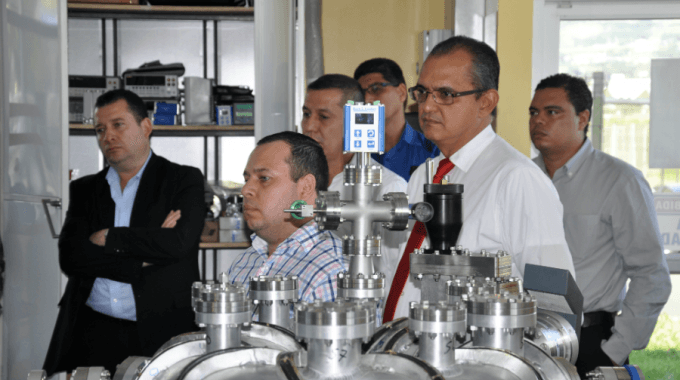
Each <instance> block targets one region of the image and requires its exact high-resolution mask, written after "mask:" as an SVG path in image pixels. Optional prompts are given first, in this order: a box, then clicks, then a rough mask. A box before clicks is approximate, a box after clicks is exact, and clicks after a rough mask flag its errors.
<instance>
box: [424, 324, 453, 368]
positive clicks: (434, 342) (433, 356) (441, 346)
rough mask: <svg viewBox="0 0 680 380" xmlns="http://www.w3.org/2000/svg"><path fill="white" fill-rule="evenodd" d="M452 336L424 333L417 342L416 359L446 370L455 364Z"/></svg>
mask: <svg viewBox="0 0 680 380" xmlns="http://www.w3.org/2000/svg"><path fill="white" fill-rule="evenodd" d="M453 337H454V334H433V333H425V334H422V335H421V336H420V340H419V341H418V357H419V358H421V359H423V360H425V361H426V362H428V363H430V364H432V365H433V366H435V367H437V368H447V367H450V366H453V365H454V364H455V362H456V351H455V349H454V342H453V341H454V339H453Z"/></svg>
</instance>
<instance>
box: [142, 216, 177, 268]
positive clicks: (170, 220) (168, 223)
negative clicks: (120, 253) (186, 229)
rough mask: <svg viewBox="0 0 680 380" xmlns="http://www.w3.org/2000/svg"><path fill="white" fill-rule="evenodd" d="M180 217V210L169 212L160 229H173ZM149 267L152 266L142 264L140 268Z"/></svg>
mask: <svg viewBox="0 0 680 380" xmlns="http://www.w3.org/2000/svg"><path fill="white" fill-rule="evenodd" d="M181 217H182V211H181V210H176V211H170V213H169V214H168V216H166V217H165V220H164V221H163V224H162V225H161V228H173V227H175V226H176V225H177V221H178V220H179V218H181ZM150 265H153V264H151V263H143V264H142V267H148V266H150Z"/></svg>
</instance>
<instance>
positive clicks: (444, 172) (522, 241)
mask: <svg viewBox="0 0 680 380" xmlns="http://www.w3.org/2000/svg"><path fill="white" fill-rule="evenodd" d="M499 73H500V64H499V62H498V56H497V55H496V52H495V51H494V50H493V49H492V48H491V47H489V46H488V45H487V44H485V43H483V42H480V41H477V40H474V39H472V38H468V37H464V36H454V37H452V38H450V39H448V40H446V41H443V42H441V43H440V44H438V45H437V46H436V47H435V48H434V49H433V50H432V52H431V53H430V54H429V56H428V57H427V60H426V61H425V64H424V65H423V68H422V70H421V73H420V77H419V79H418V84H417V85H416V86H415V87H412V88H410V89H409V94H410V96H411V98H412V99H413V100H415V101H416V102H417V103H418V116H419V119H420V125H421V127H422V129H423V133H424V135H425V137H427V138H428V139H429V140H431V141H432V142H434V143H435V144H436V145H437V147H438V148H439V150H440V151H441V154H440V155H439V156H438V157H437V158H435V159H434V161H435V165H436V166H438V169H437V173H436V174H435V180H438V181H441V179H442V178H443V177H444V176H447V177H448V182H449V183H459V184H463V185H464V188H465V193H464V194H463V228H462V229H461V231H460V235H459V237H458V245H462V246H463V248H467V249H470V250H471V251H473V252H478V251H480V250H482V249H485V250H487V251H490V252H496V251H498V250H503V251H506V252H508V253H510V254H511V255H512V275H513V276H516V277H520V278H521V277H522V276H523V274H524V266H525V264H527V263H531V264H537V265H543V266H548V267H555V268H562V269H567V270H569V271H570V272H571V273H572V275H574V264H573V262H572V259H571V254H570V252H569V247H568V246H567V243H566V240H565V237H564V229H563V225H562V213H563V210H562V204H561V203H560V200H559V197H558V195H557V191H556V190H555V188H554V186H553V185H552V183H551V182H550V181H549V180H547V179H546V176H545V174H543V173H542V172H541V170H540V169H539V168H538V167H537V166H536V165H535V164H534V163H533V162H531V160H530V159H529V158H528V157H526V156H525V155H523V154H522V153H520V152H519V151H517V150H516V149H514V148H513V147H512V146H510V144H508V143H507V142H506V141H505V140H503V139H502V138H500V137H499V136H497V135H496V133H495V132H494V131H493V129H492V128H491V121H492V120H493V118H494V116H495V113H496V105H497V104H498V98H499V96H498V76H499ZM425 181H426V179H425V164H423V165H420V166H419V167H418V169H417V170H416V171H415V172H414V173H413V175H412V176H411V179H410V180H409V183H408V191H407V193H408V195H409V202H410V203H417V202H421V201H422V200H423V185H424V184H425ZM422 230H424V228H420V226H418V225H416V226H415V227H414V228H413V231H412V233H411V236H410V237H409V243H407V245H406V246H407V247H408V252H403V253H402V257H401V260H400V262H399V265H398V266H397V271H396V273H395V277H394V280H393V282H392V286H391V288H390V292H389V296H388V298H387V301H386V306H385V314H384V318H383V322H388V321H390V320H392V319H393V318H399V317H403V316H407V315H408V310H409V302H410V301H419V300H420V289H419V288H418V286H419V285H418V284H416V283H415V282H414V280H413V278H412V277H411V276H409V273H408V269H409V262H408V256H409V254H410V253H412V250H413V248H425V247H426V246H427V244H428V242H427V240H425V242H423V244H422V247H420V246H419V244H416V243H417V242H418V241H421V240H422V238H423V237H422V235H419V231H422Z"/></svg>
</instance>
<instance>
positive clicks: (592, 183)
mask: <svg viewBox="0 0 680 380" xmlns="http://www.w3.org/2000/svg"><path fill="white" fill-rule="evenodd" d="M592 104H593V98H592V95H591V93H590V90H589V89H588V86H587V85H586V83H585V81H584V80H582V79H580V78H575V77H572V76H570V75H567V74H557V75H553V76H550V77H548V78H546V79H543V80H542V81H541V82H540V83H539V84H538V86H537V87H536V92H535V95H534V98H533V100H532V102H531V107H529V114H530V121H529V130H530V133H531V141H532V142H533V143H534V145H535V146H536V148H537V149H538V150H539V151H540V152H541V154H540V155H539V156H538V157H536V158H535V159H534V162H536V164H537V165H538V166H539V167H540V168H541V169H543V171H544V172H545V173H546V174H547V175H548V176H549V177H550V178H551V179H552V181H553V184H554V185H555V188H557V191H558V193H559V195H560V200H561V201H562V204H563V205H564V229H565V235H566V238H567V243H568V244H569V250H570V251H571V254H572V257H573V260H574V267H575V269H576V282H577V284H578V286H579V288H581V291H582V292H583V298H584V305H583V310H584V312H585V316H584V323H583V328H582V330H581V341H580V342H579V343H580V344H579V346H580V347H579V357H578V361H577V362H576V367H577V368H578V372H579V375H580V376H581V377H582V378H585V373H587V372H588V371H591V370H593V369H594V368H595V367H597V366H611V365H617V366H618V365H622V364H624V363H626V362H627V361H628V355H629V354H630V352H631V351H632V350H640V349H643V348H645V347H646V346H647V343H648V342H649V337H650V336H651V335H652V332H653V331H654V326H655V324H656V320H657V318H658V317H659V313H660V312H661V309H662V308H663V306H664V304H665V303H666V301H667V300H668V297H669V296H670V292H671V282H670V274H669V272H668V265H667V264H666V259H665V257H664V253H663V245H662V241H661V236H660V233H659V226H658V223H657V218H656V211H655V210H654V200H653V198H652V191H651V189H650V187H649V184H648V183H647V181H646V180H645V179H644V177H643V176H642V173H641V172H640V171H639V170H637V169H635V168H634V167H632V166H631V165H629V164H627V163H625V162H623V161H621V160H619V159H617V158H614V157H612V156H609V155H607V154H605V153H603V152H601V151H599V150H596V149H594V148H593V146H592V144H591V142H590V140H588V138H587V137H586V132H587V130H588V123H589V121H590V113H591V108H592ZM627 280H630V285H629V287H628V291H627V292H626V281H627ZM619 312H621V313H620V314H619Z"/></svg>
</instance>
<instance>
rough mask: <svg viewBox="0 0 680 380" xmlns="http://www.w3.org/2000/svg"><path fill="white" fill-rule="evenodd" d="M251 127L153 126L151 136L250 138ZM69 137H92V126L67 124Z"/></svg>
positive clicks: (251, 133) (252, 129)
mask: <svg viewBox="0 0 680 380" xmlns="http://www.w3.org/2000/svg"><path fill="white" fill-rule="evenodd" d="M253 133H254V128H253V126H252V125H226V126H225V125H154V126H153V136H166V137H203V136H210V137H221V136H252V135H253ZM69 134H70V135H71V136H94V126H93V125H89V124H69Z"/></svg>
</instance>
